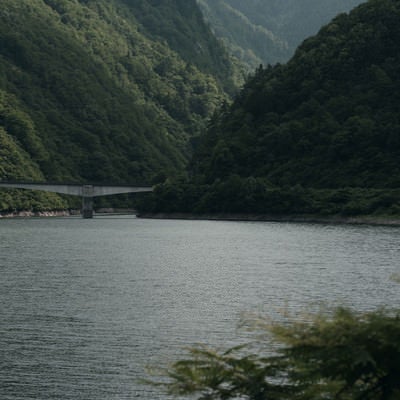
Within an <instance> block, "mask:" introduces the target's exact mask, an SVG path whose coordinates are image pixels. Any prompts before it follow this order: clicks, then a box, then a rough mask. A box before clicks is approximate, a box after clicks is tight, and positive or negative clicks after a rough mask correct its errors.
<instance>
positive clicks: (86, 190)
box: [82, 185, 94, 218]
mask: <svg viewBox="0 0 400 400" xmlns="http://www.w3.org/2000/svg"><path fill="white" fill-rule="evenodd" d="M93 195H94V189H93V185H83V186H82V217H83V218H93Z"/></svg>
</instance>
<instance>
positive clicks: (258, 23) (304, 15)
mask: <svg viewBox="0 0 400 400" xmlns="http://www.w3.org/2000/svg"><path fill="white" fill-rule="evenodd" d="M361 2H362V0H303V1H301V2H299V1H298V0H247V1H241V0H198V3H199V5H200V7H201V9H202V10H203V13H204V15H205V18H206V20H207V21H208V22H209V23H210V25H211V26H212V28H213V29H214V31H215V33H216V35H217V36H218V37H220V38H222V39H223V40H224V41H225V42H226V43H227V45H228V47H229V48H230V49H231V51H232V52H233V54H235V55H236V56H237V57H239V58H240V59H241V60H243V61H244V62H245V63H247V64H248V65H249V66H250V68H255V67H257V66H258V65H259V64H260V63H262V64H274V63H276V62H284V61H287V60H288V59H289V58H290V57H291V56H292V55H293V53H294V51H295V49H296V47H297V46H298V45H299V44H300V43H301V42H302V41H303V40H304V39H305V38H306V37H308V36H310V35H314V34H315V33H317V31H318V30H319V29H320V27H321V26H322V25H324V24H326V23H328V22H329V21H330V20H331V19H332V18H333V17H334V16H336V15H337V14H339V13H341V12H346V11H349V10H351V9H352V8H353V7H355V6H356V5H358V4H360V3H361Z"/></svg>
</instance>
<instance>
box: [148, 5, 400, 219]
mask: <svg viewBox="0 0 400 400" xmlns="http://www.w3.org/2000/svg"><path fill="white" fill-rule="evenodd" d="M399 21H400V3H399V2H398V1H397V0H370V1H369V2H368V3H366V4H363V5H360V6H358V7H357V8H356V9H354V10H353V11H352V12H351V13H350V14H341V15H339V16H338V17H336V18H335V19H333V21H332V22H331V23H330V24H328V25H327V26H325V27H324V28H323V29H322V30H321V31H320V32H319V33H318V35H316V36H314V37H311V38H309V39H307V40H306V41H305V42H304V43H303V44H302V45H301V46H300V47H299V48H298V50H297V51H296V53H295V55H294V57H293V58H292V59H291V60H290V61H289V62H288V63H287V64H285V65H277V66H274V67H271V66H270V67H266V68H259V69H258V70H257V72H256V73H255V75H254V76H253V77H252V78H250V79H249V80H248V82H247V83H246V85H245V87H244V89H243V90H242V91H241V93H240V94H239V96H238V97H237V98H236V100H235V102H234V103H233V105H232V106H228V107H224V108H222V109H221V110H220V112H219V114H218V115H215V116H214V118H213V119H212V121H211V123H210V128H209V130H208V132H207V133H206V134H205V135H203V136H202V138H201V141H200V143H199V145H198V147H197V150H196V152H195V156H194V158H193V162H192V167H193V172H192V175H193V179H192V180H191V181H190V182H189V187H187V188H185V189H184V190H183V189H182V188H180V189H177V190H178V192H177V191H175V192H174V189H173V187H168V185H167V186H166V188H164V189H163V188H160V189H159V197H160V199H161V200H160V202H159V203H157V204H158V205H157V206H156V208H157V207H159V208H160V209H163V208H168V207H169V206H171V205H172V203H173V210H174V211H179V204H181V205H182V206H181V207H183V208H184V209H185V210H186V211H188V210H192V211H193V210H197V211H199V210H202V211H210V210H211V211H213V212H221V211H235V212H251V211H255V212H272V211H274V212H300V211H301V212H305V210H306V211H309V212H311V211H313V212H315V211H316V210H317V211H321V210H323V212H328V213H330V212H336V211H337V210H341V209H342V208H341V207H342V206H343V205H344V204H345V205H346V207H345V209H346V210H347V211H346V212H349V213H351V212H358V213H359V212H364V213H370V212H373V211H376V210H381V209H382V210H386V211H388V210H389V211H390V212H396V213H398V214H400V192H399V190H398V188H399V186H400V165H399V160H400V106H399V105H400V29H399V26H400V25H399ZM185 193H190V196H191V198H187V197H186V198H185V196H187V194H185ZM181 196H183V200H182V202H180V200H179V199H180V198H181ZM168 198H170V199H174V201H173V202H170V201H168V200H167V199H168ZM177 205H178V206H177ZM343 207H344V206H343ZM382 210H381V211H382ZM389 211H388V212H389Z"/></svg>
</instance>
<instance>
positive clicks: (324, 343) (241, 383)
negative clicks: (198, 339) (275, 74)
mask: <svg viewBox="0 0 400 400" xmlns="http://www.w3.org/2000/svg"><path fill="white" fill-rule="evenodd" d="M260 326H261V327H262V328H260ZM258 327H259V329H260V331H259V332H258V333H263V338H264V340H262V341H260V342H259V344H258V353H254V352H253V353H252V352H251V351H250V348H249V349H246V348H245V347H243V346H242V347H238V348H231V349H229V350H227V351H223V352H221V351H214V350H211V349H207V348H204V347H195V348H193V349H191V350H190V352H189V355H188V358H186V359H182V360H179V361H177V362H175V363H174V364H173V365H172V366H171V367H170V368H169V369H168V370H167V371H166V376H167V377H168V381H167V382H163V386H164V387H166V388H167V389H168V390H169V392H170V393H173V394H177V395H189V394H191V395H193V394H194V395H195V396H196V397H195V398H197V399H199V400H200V399H201V400H206V399H207V400H227V399H239V398H240V399H249V400H269V399H272V400H284V399H287V400H289V399H290V400H296V399H298V400H322V399H331V400H333V399H336V400H396V399H398V398H399V395H400V381H399V379H398V377H399V376H400V344H399V343H400V314H399V312H398V311H388V310H378V311H373V312H367V313H357V312H355V311H351V310H349V309H344V308H339V309H336V310H335V311H334V312H333V313H330V314H326V313H325V314H324V313H321V314H318V315H314V316H310V317H309V318H308V319H306V320H302V321H292V320H287V321H286V322H284V323H282V322H281V323H270V322H268V323H262V324H260V322H259V321H258ZM265 333H267V335H266V336H265ZM271 336H272V340H273V343H275V344H274V345H273V346H271V345H272V343H271V341H270V339H267V338H271ZM252 347H253V348H254V344H253V346H252Z"/></svg>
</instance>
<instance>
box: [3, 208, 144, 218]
mask: <svg viewBox="0 0 400 400" xmlns="http://www.w3.org/2000/svg"><path fill="white" fill-rule="evenodd" d="M125 214H126V215H132V214H134V215H136V210H134V209H132V208H99V209H97V210H95V212H94V216H96V215H99V216H100V215H125ZM76 216H81V210H47V211H32V210H21V211H9V212H0V219H3V218H4V219H7V218H51V217H76Z"/></svg>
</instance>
